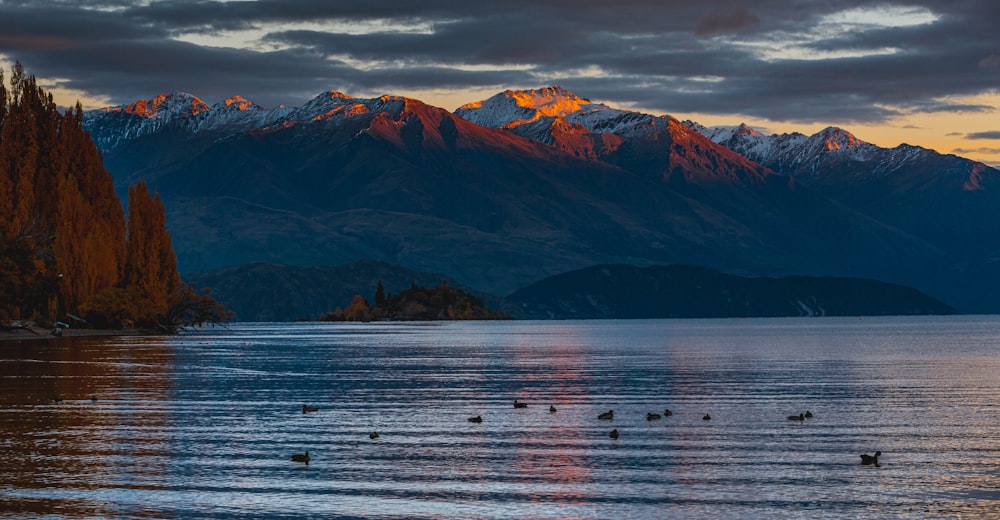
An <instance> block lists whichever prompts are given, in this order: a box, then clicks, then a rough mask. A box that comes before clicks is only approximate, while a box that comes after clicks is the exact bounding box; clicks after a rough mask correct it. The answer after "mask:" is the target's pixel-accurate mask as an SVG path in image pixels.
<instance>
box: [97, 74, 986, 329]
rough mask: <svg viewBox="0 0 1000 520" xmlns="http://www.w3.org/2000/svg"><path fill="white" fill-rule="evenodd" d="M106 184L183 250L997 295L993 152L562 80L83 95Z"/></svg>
mask: <svg viewBox="0 0 1000 520" xmlns="http://www.w3.org/2000/svg"><path fill="white" fill-rule="evenodd" d="M85 126H86V127H87V128H88V130H89V131H90V132H91V135H92V137H93V138H94V140H95V142H96V143H97V144H98V146H99V147H100V148H101V149H102V152H103V154H104V161H105V166H106V167H107V168H108V170H109V171H110V172H111V173H112V175H113V176H114V178H115V181H116V186H117V187H118V190H119V193H120V194H124V192H125V191H126V189H127V186H128V185H129V184H130V183H132V182H135V180H137V179H140V178H141V179H144V180H145V181H146V182H147V184H149V185H150V186H151V187H152V188H153V189H155V190H156V191H157V192H159V193H160V195H161V197H162V198H163V200H164V202H165V205H166V207H167V219H168V226H169V227H170V230H171V232H172V234H173V237H174V247H175V250H176V251H177V255H178V263H179V266H180V267H181V269H183V270H185V271H196V270H207V269H218V268H223V267H226V266H233V265H239V264H246V263H251V262H260V261H264V262H275V263H284V264H290V265H297V266H317V265H323V266H330V265H342V264H349V263H351V262H355V261H358V260H361V259H377V260H382V261H386V262H392V263H394V264H399V265H403V266H406V267H407V268H409V269H413V270H416V271H423V272H434V273H442V274H444V275H446V276H449V277H451V278H452V279H454V280H456V283H459V284H463V285H464V286H467V287H471V288H476V289H479V290H482V291H486V292H490V293H493V294H498V295H505V294H509V293H511V292H514V291H515V290H517V289H519V288H522V287H524V286H526V285H528V284H530V283H532V282H535V281H537V280H540V279H542V278H545V277H548V276H552V275H556V274H559V273H563V272H567V271H570V270H574V269H581V268H585V267H589V266H593V265H595V264H634V265H650V264H692V265H701V266H705V267H709V268H713V269H718V270H720V271H724V272H727V273H733V274H742V275H752V276H785V275H814V276H818V275H824V276H827V275H829V276H854V277H865V278H874V279H879V280H884V281H887V282H893V283H900V284H906V285H910V286H913V287H916V288H919V289H921V290H922V291H924V292H926V293H928V294H930V295H932V296H934V297H937V298H939V299H941V300H943V301H945V302H946V303H948V304H950V305H952V306H954V307H956V308H957V309H958V310H960V311H963V312H996V311H1000V302H998V299H997V298H996V297H994V296H993V294H992V291H991V289H990V287H995V286H997V285H996V284H997V282H1000V262H998V259H1000V242H998V241H997V240H996V239H997V237H998V235H997V234H996V231H997V228H996V226H997V225H998V223H1000V219H998V218H997V217H998V216H1000V215H997V212H998V211H1000V204H998V203H997V202H1000V201H997V200H996V199H997V189H998V188H997V186H996V181H997V178H998V177H997V176H998V174H1000V172H998V171H997V170H995V169H993V168H989V167H987V166H985V165H983V164H981V163H976V162H974V161H969V160H967V159H963V158H960V157H956V156H950V155H941V154H937V153H936V152H933V151H931V150H925V149H921V148H917V147H908V146H905V145H904V146H900V147H898V148H894V149H883V148H879V147H876V146H874V145H870V144H868V143H863V142H862V141H860V140H858V139H857V138H854V137H853V136H851V135H850V134H849V133H847V132H846V131H843V130H839V129H827V130H825V131H824V132H820V133H819V134H816V135H814V136H804V135H801V134H785V135H780V136H764V135H762V134H759V133H756V132H753V131H752V129H749V128H747V127H745V126H739V127H735V128H727V129H708V128H704V127H700V126H699V125H697V124H696V123H693V122H681V121H679V120H677V119H675V118H673V117H670V116H653V115H648V114H642V113H638V112H632V111H625V110H618V109H614V108H611V107H608V106H606V105H603V104H599V103H593V102H590V101H589V100H586V99H584V98H580V97H578V96H576V95H574V94H572V93H570V92H568V91H566V90H564V89H562V88H560V87H549V88H545V89H538V90H530V91H506V92H502V93H499V94H497V95H496V96H493V97H491V98H489V99H487V100H483V101H480V102H477V103H471V104H468V105H466V106H463V107H461V108H459V109H458V110H456V111H455V112H454V113H451V112H448V111H447V110H444V109H440V108H437V107H433V106H430V105H427V104H425V103H422V102H420V101H419V100H415V99H409V98H404V97H398V96H382V97H378V98H372V99H360V98H353V97H350V96H347V95H345V94H343V93H340V92H336V91H330V92H325V93H322V94H320V95H319V96H317V97H316V98H314V99H313V100H311V101H309V102H308V103H306V104H304V105H303V106H301V107H297V108H291V107H278V108H274V109H265V108H263V107H260V106H259V105H256V104H254V103H253V102H251V101H248V100H246V99H243V98H240V97H234V98H230V99H229V100H226V101H225V102H223V103H219V104H216V105H213V106H208V105H207V104H205V103H203V102H202V101H200V100H199V99H197V98H196V97H194V96H191V95H189V94H183V93H175V94H169V95H160V96H157V97H155V98H153V99H150V100H145V101H137V102H135V103H131V104H127V105H122V106H118V107H109V108H105V109H101V110H96V111H90V112H88V113H86V114H85Z"/></svg>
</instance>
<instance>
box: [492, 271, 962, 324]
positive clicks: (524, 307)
mask: <svg viewBox="0 0 1000 520" xmlns="http://www.w3.org/2000/svg"><path fill="white" fill-rule="evenodd" d="M507 300H508V301H509V302H510V303H511V304H512V305H514V306H515V307H517V308H518V309H519V311H518V314H519V315H520V316H522V317H528V318H535V319H593V318H721V317H778V316H878V315H922V314H951V313H953V312H954V311H953V309H952V308H951V307H949V306H948V305H945V304H944V303H942V302H940V301H938V300H935V299H934V298H931V297H929V296H927V295H925V294H923V293H921V292H920V291H917V290H916V289H913V288H910V287H905V286H901V285H895V284H890V283H884V282H879V281H875V280H867V279H860V278H839V277H808V276H789V277H784V278H745V277H740V276H733V275H728V274H724V273H720V272H718V271H714V270H711V269H706V268H702V267H692V266H680V265H673V266H652V267H635V266H631V265H600V266H594V267H590V268H586V269H580V270H577V271H572V272H568V273H564V274H560V275H556V276H553V277H551V278H546V279H544V280H541V281H539V282H537V283H534V284H532V285H530V286H528V287H525V288H524V289H521V290H518V291H516V292H514V293H513V294H511V295H510V296H508V297H507Z"/></svg>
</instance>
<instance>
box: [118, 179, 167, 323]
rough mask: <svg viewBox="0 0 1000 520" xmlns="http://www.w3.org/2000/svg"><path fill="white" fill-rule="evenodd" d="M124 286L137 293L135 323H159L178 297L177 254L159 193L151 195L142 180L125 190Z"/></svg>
mask: <svg viewBox="0 0 1000 520" xmlns="http://www.w3.org/2000/svg"><path fill="white" fill-rule="evenodd" d="M125 249H126V262H125V286H126V287H127V288H128V289H130V290H133V291H134V292H135V293H136V295H137V296H138V302H139V305H140V308H139V309H136V312H135V318H136V323H138V324H141V325H147V326H152V325H158V324H159V323H158V320H159V319H161V318H162V317H163V316H165V315H166V314H167V312H168V310H169V309H170V307H171V305H173V304H174V303H175V302H176V299H177V298H178V291H179V289H180V276H179V275H178V274H177V257H176V256H175V255H174V249H173V246H172V244H171V240H170V234H169V233H168V232H167V227H166V215H165V211H164V207H163V202H162V201H161V200H160V195H159V193H157V194H156V195H155V196H150V194H149V190H148V189H147V187H146V183H145V182H144V181H139V182H138V183H136V184H133V185H132V186H130V187H129V190H128V234H127V235H126V241H125Z"/></svg>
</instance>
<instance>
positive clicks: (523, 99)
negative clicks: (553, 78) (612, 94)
mask: <svg viewBox="0 0 1000 520" xmlns="http://www.w3.org/2000/svg"><path fill="white" fill-rule="evenodd" d="M500 95H502V96H507V97H510V98H511V99H513V100H514V102H515V103H517V105H518V106H520V107H524V108H528V109H532V110H535V111H536V112H537V114H538V115H539V116H540V117H552V116H555V117H565V116H566V115H568V114H571V113H574V112H578V111H580V110H581V109H583V108H585V107H588V106H590V105H592V103H591V102H590V100H589V99H584V98H582V97H580V96H577V95H576V94H573V93H572V92H570V91H568V90H566V89H565V88H563V87H561V86H559V85H552V86H550V87H544V88H540V89H533V90H507V91H505V92H504V93H503V94H500Z"/></svg>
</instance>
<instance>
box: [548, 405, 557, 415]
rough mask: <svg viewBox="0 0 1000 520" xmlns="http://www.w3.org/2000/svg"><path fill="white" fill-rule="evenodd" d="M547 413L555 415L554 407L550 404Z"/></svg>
mask: <svg viewBox="0 0 1000 520" xmlns="http://www.w3.org/2000/svg"><path fill="white" fill-rule="evenodd" d="M549 413H556V407H555V406H552V405H551V404H550V405H549Z"/></svg>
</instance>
